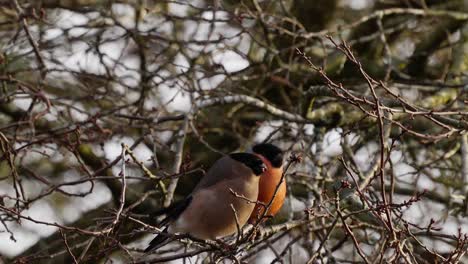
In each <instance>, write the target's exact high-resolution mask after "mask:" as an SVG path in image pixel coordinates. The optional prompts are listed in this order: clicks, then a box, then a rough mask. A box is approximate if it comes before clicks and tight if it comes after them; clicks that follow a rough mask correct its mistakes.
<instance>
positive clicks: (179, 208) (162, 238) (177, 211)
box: [145, 196, 192, 253]
mask: <svg viewBox="0 0 468 264" xmlns="http://www.w3.org/2000/svg"><path fill="white" fill-rule="evenodd" d="M191 202H192V196H188V197H187V198H185V199H183V200H180V201H178V202H175V203H172V204H171V205H170V206H169V207H166V208H163V209H161V210H159V211H158V212H156V215H162V214H166V217H165V218H164V219H163V220H161V222H160V223H159V226H162V227H164V226H165V228H164V230H163V231H162V233H161V234H158V235H157V236H156V237H155V238H153V240H151V242H150V243H149V246H148V247H147V248H146V249H145V253H146V252H149V251H151V250H154V249H158V248H160V247H162V246H164V245H166V244H167V243H169V242H170V240H169V236H168V233H167V230H168V228H169V226H168V224H169V223H171V222H172V221H174V220H176V219H177V218H178V217H179V216H180V215H181V214H182V212H184V210H185V209H186V208H187V207H188V206H189V205H190V203H191Z"/></svg>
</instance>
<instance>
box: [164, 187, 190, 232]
mask: <svg viewBox="0 0 468 264" xmlns="http://www.w3.org/2000/svg"><path fill="white" fill-rule="evenodd" d="M191 202H192V196H191V195H190V196H188V197H186V198H185V199H183V200H180V201H177V202H174V203H172V204H171V205H170V206H169V207H167V208H164V209H163V210H164V211H165V212H164V213H163V214H166V217H165V218H164V219H163V220H161V222H159V226H166V225H167V224H169V223H170V222H172V221H174V220H176V219H177V217H179V215H180V214H182V212H183V211H184V210H185V208H187V207H188V206H189V205H190V203H191ZM163 210H161V211H163Z"/></svg>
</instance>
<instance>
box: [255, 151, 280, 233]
mask: <svg viewBox="0 0 468 264" xmlns="http://www.w3.org/2000/svg"><path fill="white" fill-rule="evenodd" d="M252 151H253V153H254V154H255V155H257V156H258V157H260V158H261V159H262V160H263V162H264V163H265V165H266V166H267V170H266V171H265V172H264V173H263V175H262V177H260V185H259V190H258V199H257V200H258V201H259V202H262V203H263V204H265V205H268V204H269V203H270V201H271V199H273V196H275V197H274V199H273V202H272V203H271V206H270V209H269V210H268V212H266V214H265V216H274V215H275V214H276V213H278V211H279V210H280V209H281V207H282V206H283V203H284V199H285V198H286V179H283V181H282V182H281V184H280V181H281V176H282V175H283V151H282V150H281V149H280V148H278V147H277V146H275V145H273V144H268V143H264V144H258V145H255V146H254V147H253V148H252ZM278 184H280V186H279V189H278V191H277V193H276V195H274V194H275V189H276V186H278ZM264 211H265V207H264V206H263V205H261V204H257V205H256V206H255V208H254V210H253V211H252V214H251V216H250V218H249V223H252V224H253V223H255V222H256V221H257V220H258V219H259V218H260V217H262V215H263V212H264Z"/></svg>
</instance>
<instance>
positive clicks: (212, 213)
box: [145, 153, 267, 252]
mask: <svg viewBox="0 0 468 264" xmlns="http://www.w3.org/2000/svg"><path fill="white" fill-rule="evenodd" d="M266 169H267V166H266V165H265V163H264V161H263V160H262V159H261V157H260V156H257V155H255V154H251V153H233V154H230V155H227V156H224V157H222V158H220V159H219V160H218V161H216V162H215V163H214V165H213V166H212V167H211V168H210V169H209V170H208V172H207V174H206V175H205V176H204V177H203V178H202V179H201V180H200V182H199V183H198V184H197V186H196V187H195V189H194V190H193V192H192V193H191V194H190V195H189V196H188V197H187V198H185V199H183V200H182V201H180V202H177V203H175V204H173V205H172V206H170V207H168V208H165V209H163V212H162V213H164V214H166V218H164V219H163V220H162V221H161V223H160V225H161V226H165V229H164V232H166V233H172V234H173V233H184V234H189V235H192V236H193V237H196V238H199V239H217V238H221V237H225V236H228V235H232V234H234V233H236V232H237V224H239V226H240V227H242V226H244V225H245V224H246V223H247V220H248V219H249V216H250V215H251V213H252V211H253V209H254V207H255V203H252V201H256V200H257V197H258V188H259V180H260V175H262V173H264V172H265V171H266ZM233 207H234V210H235V212H234V210H233ZM236 214H237V220H236ZM168 238H169V236H167V235H164V234H161V235H158V236H156V237H155V238H154V239H153V240H152V241H151V242H150V244H149V246H148V247H147V248H146V250H145V252H148V251H151V250H153V249H156V248H159V247H161V246H163V245H165V244H166V243H165V242H166V241H168Z"/></svg>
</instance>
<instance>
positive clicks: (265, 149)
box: [252, 143, 283, 168]
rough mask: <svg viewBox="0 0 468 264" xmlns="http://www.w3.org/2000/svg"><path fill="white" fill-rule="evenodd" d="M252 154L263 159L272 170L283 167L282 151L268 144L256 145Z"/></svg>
mask: <svg viewBox="0 0 468 264" xmlns="http://www.w3.org/2000/svg"><path fill="white" fill-rule="evenodd" d="M252 150H253V152H254V153H257V154H260V155H262V156H263V157H265V158H266V159H267V160H268V161H269V162H270V163H271V165H272V166H273V167H274V168H279V167H281V166H283V151H282V150H281V149H280V148H278V147H277V146H275V145H273V144H270V143H262V144H257V145H255V146H254V147H253V148H252Z"/></svg>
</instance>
